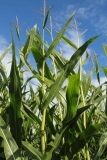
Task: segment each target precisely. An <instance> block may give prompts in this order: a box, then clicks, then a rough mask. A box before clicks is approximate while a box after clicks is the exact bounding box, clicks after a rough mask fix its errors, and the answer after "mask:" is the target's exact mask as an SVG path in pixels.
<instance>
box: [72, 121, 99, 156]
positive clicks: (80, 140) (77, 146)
mask: <svg viewBox="0 0 107 160" xmlns="http://www.w3.org/2000/svg"><path fill="white" fill-rule="evenodd" d="M101 126H102V124H93V125H91V126H89V127H87V128H86V129H85V130H84V131H83V132H82V133H80V135H79V136H78V137H77V138H76V140H75V141H74V142H73V143H72V156H73V155H74V154H76V153H77V152H78V151H80V150H81V149H82V148H83V147H84V146H85V145H86V143H87V142H88V141H89V139H90V138H91V137H92V136H93V134H94V133H95V132H96V131H97V130H98V129H100V128H101Z"/></svg>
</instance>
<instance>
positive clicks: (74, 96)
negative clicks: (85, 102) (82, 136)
mask: <svg viewBox="0 0 107 160" xmlns="http://www.w3.org/2000/svg"><path fill="white" fill-rule="evenodd" d="M79 87H80V76H79V74H78V75H71V76H69V79H68V87H67V92H66V99H67V115H66V117H65V121H69V120H70V119H71V118H73V117H74V115H75V114H76V110H77V108H76V107H77V102H78V95H79Z"/></svg>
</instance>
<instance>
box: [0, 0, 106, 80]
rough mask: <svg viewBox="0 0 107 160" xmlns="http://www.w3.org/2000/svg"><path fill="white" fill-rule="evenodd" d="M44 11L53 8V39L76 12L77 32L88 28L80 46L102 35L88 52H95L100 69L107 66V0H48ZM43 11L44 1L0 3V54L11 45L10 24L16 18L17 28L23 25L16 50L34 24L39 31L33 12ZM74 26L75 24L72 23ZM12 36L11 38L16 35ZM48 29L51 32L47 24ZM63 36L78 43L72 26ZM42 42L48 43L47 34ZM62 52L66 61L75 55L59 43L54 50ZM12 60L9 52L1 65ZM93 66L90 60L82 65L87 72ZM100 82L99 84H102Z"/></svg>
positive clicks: (4, 0)
mask: <svg viewBox="0 0 107 160" xmlns="http://www.w3.org/2000/svg"><path fill="white" fill-rule="evenodd" d="M46 2H47V8H49V7H50V6H53V8H52V11H51V16H52V22H53V26H54V27H53V36H54V38H55V36H56V34H55V30H57V31H59V30H60V29H61V27H62V26H63V24H64V23H65V22H66V21H67V19H68V18H69V16H70V15H71V14H72V13H73V11H74V10H75V9H77V12H76V15H75V17H74V18H75V19H76V22H77V24H80V23H81V25H80V26H79V33H81V32H83V31H84V30H86V29H88V30H87V32H86V33H85V35H84V36H83V37H82V38H81V40H80V44H83V43H84V42H85V41H86V40H88V39H89V38H91V37H93V36H96V35H98V34H102V36H101V37H100V38H99V39H97V40H96V41H95V42H94V43H93V44H92V45H90V46H89V51H90V53H91V54H92V55H93V54H94V52H95V53H96V54H97V55H98V60H99V64H100V67H101V66H107V57H106V56H105V54H104V51H103V48H102V44H103V43H107V0H94V1H93V0H81V1H80V0H76V1H75V0H66V1H65V0H47V1H46ZM41 8H43V0H0V54H2V52H3V51H4V50H5V48H6V47H7V46H8V44H10V43H11V35H10V23H11V24H13V22H14V21H15V19H16V16H17V17H18V20H19V26H20V25H22V24H24V25H22V27H21V30H20V34H21V41H20V42H18V41H17V38H15V43H16V45H17V46H18V47H21V46H22V45H23V44H24V42H25V40H26V38H27V36H26V29H28V28H32V27H33V26H34V25H35V24H37V25H38V27H39V29H40V31H42V20H41V18H42V17H43V16H42V15H41V14H38V13H37V12H34V10H38V11H41ZM71 24H72V25H74V21H72V23H71ZM12 26H13V33H14V37H16V34H15V32H14V25H12ZM47 27H48V28H49V29H50V26H49V23H48V25H47ZM65 35H66V36H67V37H68V38H69V39H71V40H72V41H73V42H74V43H75V44H77V37H76V32H75V30H74V29H72V28H71V27H69V28H68V30H67V31H66V33H65ZM45 40H46V41H47V42H48V43H49V44H50V41H51V39H50V38H49V35H48V33H46V34H45ZM57 48H58V49H61V51H62V53H63V54H64V56H65V57H66V58H67V59H69V58H70V57H71V55H72V54H73V53H74V50H72V49H71V48H70V47H69V46H67V45H66V44H65V43H63V42H62V43H60V44H59V46H58V47H57ZM9 61H11V53H9V54H8V55H7V56H6V58H5V59H4V61H3V63H5V64H7V62H9ZM91 67H92V61H91V60H89V61H88V63H87V64H86V65H85V68H86V70H90V68H91ZM101 75H102V79H103V80H105V77H104V74H103V72H102V71H101ZM103 80H102V81H103Z"/></svg>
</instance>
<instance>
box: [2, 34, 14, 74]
mask: <svg viewBox="0 0 107 160" xmlns="http://www.w3.org/2000/svg"><path fill="white" fill-rule="evenodd" d="M8 45H9V44H8V42H7V40H6V39H5V38H4V37H3V36H1V35H0V56H1V55H2V54H3V53H4V51H5V50H6V48H7V47H8ZM11 61H12V54H11V52H9V53H7V54H6V56H5V57H4V58H3V60H2V63H3V66H4V68H5V70H6V73H7V75H9V72H10V67H11V63H9V62H11Z"/></svg>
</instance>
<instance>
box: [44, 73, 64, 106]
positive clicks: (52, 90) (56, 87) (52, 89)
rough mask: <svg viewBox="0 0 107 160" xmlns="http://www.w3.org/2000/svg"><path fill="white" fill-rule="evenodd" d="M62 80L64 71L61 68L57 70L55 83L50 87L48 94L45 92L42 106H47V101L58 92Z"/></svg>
mask: <svg viewBox="0 0 107 160" xmlns="http://www.w3.org/2000/svg"><path fill="white" fill-rule="evenodd" d="M64 80H65V73H64V71H63V70H62V71H61V72H59V74H58V76H57V79H56V81H55V83H54V84H53V85H52V86H51V87H50V91H49V94H47V93H46V96H45V98H44V100H43V104H42V107H43V108H47V107H48V105H49V103H50V102H51V101H52V100H53V99H54V97H55V96H56V94H57V93H58V91H59V89H60V88H61V86H62V84H63V82H64Z"/></svg>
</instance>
